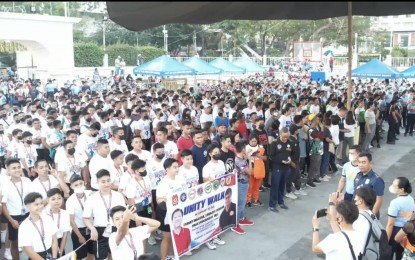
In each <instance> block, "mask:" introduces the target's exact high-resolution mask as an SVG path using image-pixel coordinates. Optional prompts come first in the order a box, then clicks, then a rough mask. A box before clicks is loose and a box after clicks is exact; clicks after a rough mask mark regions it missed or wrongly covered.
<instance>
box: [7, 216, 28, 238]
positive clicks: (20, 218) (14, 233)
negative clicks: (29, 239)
mask: <svg viewBox="0 0 415 260" xmlns="http://www.w3.org/2000/svg"><path fill="white" fill-rule="evenodd" d="M28 216H29V213H26V214H25V215H22V216H10V217H11V218H12V219H14V220H17V222H19V224H21V223H22V222H23V220H25V219H26V218H27V217H28ZM7 227H8V228H9V240H10V241H17V240H18V239H19V229H15V228H14V227H13V226H12V224H11V223H10V222H8V223H7Z"/></svg>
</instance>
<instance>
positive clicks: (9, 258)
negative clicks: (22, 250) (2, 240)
mask: <svg viewBox="0 0 415 260" xmlns="http://www.w3.org/2000/svg"><path fill="white" fill-rule="evenodd" d="M4 259H7V260H13V257H12V253H11V252H10V248H6V250H5V251H4Z"/></svg>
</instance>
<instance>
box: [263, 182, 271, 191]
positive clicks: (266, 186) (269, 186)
mask: <svg viewBox="0 0 415 260" xmlns="http://www.w3.org/2000/svg"><path fill="white" fill-rule="evenodd" d="M263 186H264V187H265V188H266V189H268V190H269V189H271V185H270V184H268V183H266V184H264V185H263Z"/></svg>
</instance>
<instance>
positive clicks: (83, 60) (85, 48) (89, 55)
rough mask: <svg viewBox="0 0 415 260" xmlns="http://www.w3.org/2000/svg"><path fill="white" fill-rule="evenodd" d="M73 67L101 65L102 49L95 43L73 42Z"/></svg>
mask: <svg viewBox="0 0 415 260" xmlns="http://www.w3.org/2000/svg"><path fill="white" fill-rule="evenodd" d="M74 56H75V67H99V66H102V61H103V57H104V51H103V50H102V48H101V47H100V46H98V45H97V44H96V43H92V42H88V43H75V44H74Z"/></svg>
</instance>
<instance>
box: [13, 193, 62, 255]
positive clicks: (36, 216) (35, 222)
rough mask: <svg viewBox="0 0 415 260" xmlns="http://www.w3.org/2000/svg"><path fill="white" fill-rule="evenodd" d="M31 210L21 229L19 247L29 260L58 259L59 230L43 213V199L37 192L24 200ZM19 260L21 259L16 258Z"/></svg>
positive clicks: (28, 195)
mask: <svg viewBox="0 0 415 260" xmlns="http://www.w3.org/2000/svg"><path fill="white" fill-rule="evenodd" d="M24 203H25V205H26V207H27V208H28V209H29V213H30V215H29V217H28V218H26V219H25V220H24V221H23V222H22V223H21V224H20V227H19V247H21V248H22V249H23V251H24V253H25V254H26V255H27V256H28V257H29V259H56V257H58V239H57V238H56V233H57V232H58V229H57V228H56V226H55V225H49V223H52V222H53V220H52V219H51V217H49V216H48V215H45V214H43V213H42V211H43V199H42V195H41V194H39V193H37V192H31V193H29V194H27V195H26V197H25V198H24ZM16 259H19V258H16Z"/></svg>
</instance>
